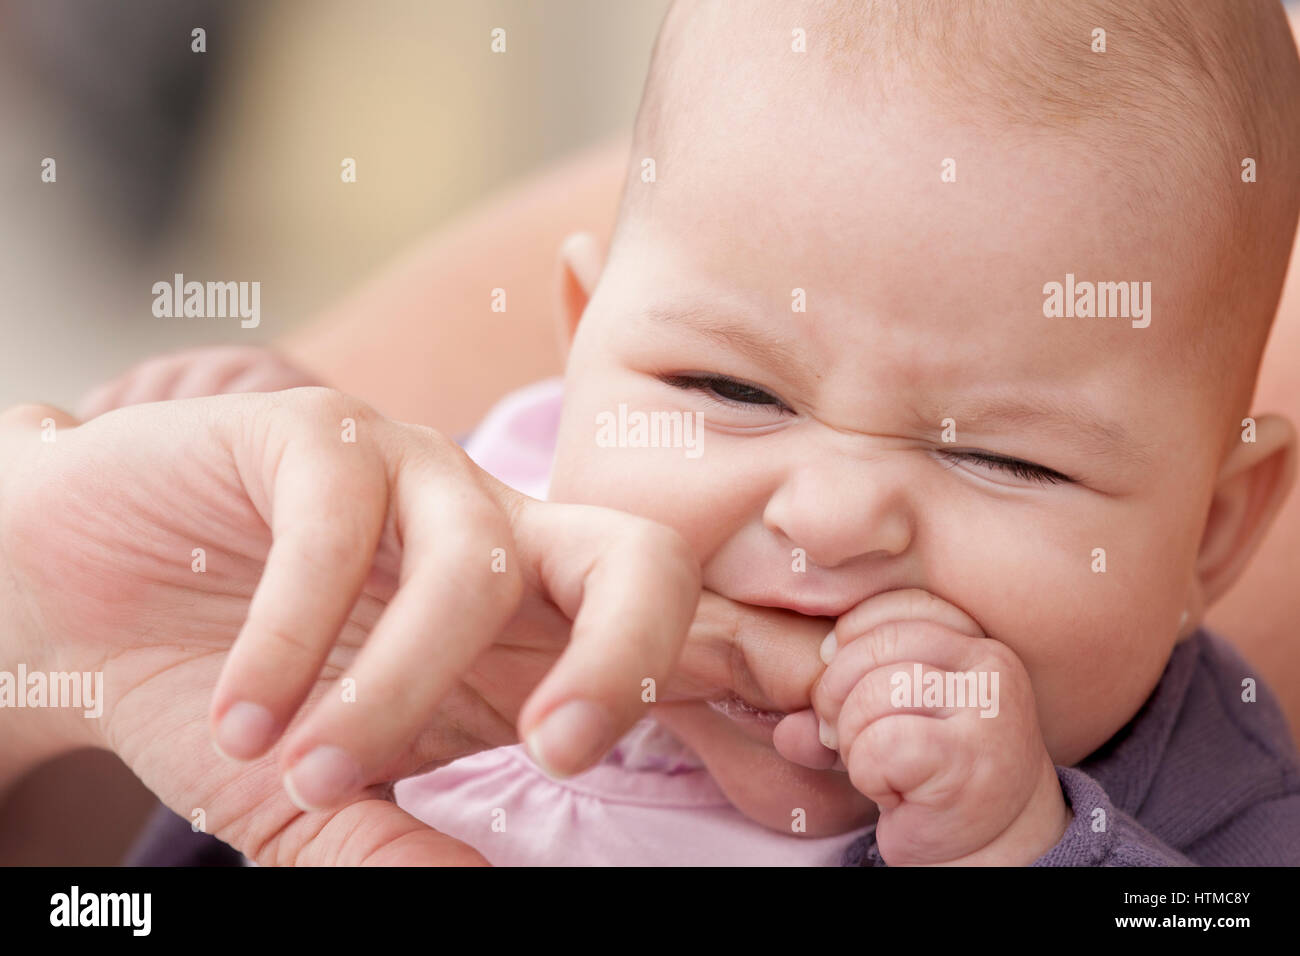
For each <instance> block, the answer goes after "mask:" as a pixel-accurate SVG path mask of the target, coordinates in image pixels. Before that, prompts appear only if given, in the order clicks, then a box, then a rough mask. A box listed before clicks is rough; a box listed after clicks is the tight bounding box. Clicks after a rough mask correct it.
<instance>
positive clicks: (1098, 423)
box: [942, 395, 1150, 465]
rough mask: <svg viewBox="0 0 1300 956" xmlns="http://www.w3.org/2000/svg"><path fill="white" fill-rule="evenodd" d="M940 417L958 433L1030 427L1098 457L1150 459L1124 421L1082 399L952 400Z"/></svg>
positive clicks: (1033, 397) (1005, 398)
mask: <svg viewBox="0 0 1300 956" xmlns="http://www.w3.org/2000/svg"><path fill="white" fill-rule="evenodd" d="M942 417H944V418H951V419H953V421H954V422H956V426H957V434H958V436H960V435H961V433H962V430H963V429H965V430H967V431H969V432H974V433H976V434H985V433H994V432H996V431H997V430H999V429H1006V428H1008V427H1010V428H1024V429H1033V430H1036V431H1038V432H1039V433H1043V432H1055V433H1057V434H1059V435H1060V436H1061V437H1062V439H1064V440H1067V441H1072V442H1073V443H1074V444H1075V445H1076V446H1077V447H1080V448H1082V449H1084V450H1085V451H1088V452H1091V453H1092V454H1094V455H1097V456H1102V455H1107V456H1114V455H1119V456H1120V457H1123V458H1127V459H1128V460H1130V461H1132V462H1133V463H1135V464H1139V465H1142V464H1147V463H1149V461H1150V455H1149V454H1148V453H1147V450H1146V448H1145V446H1144V445H1142V444H1140V443H1139V442H1138V441H1137V439H1135V438H1134V437H1133V435H1132V434H1131V433H1130V432H1129V430H1128V429H1127V428H1125V427H1124V426H1123V424H1121V423H1120V422H1117V421H1111V420H1109V419H1107V418H1105V417H1103V416H1102V415H1101V414H1100V413H1099V412H1098V411H1097V410H1096V409H1094V408H1092V407H1090V406H1088V405H1087V404H1085V403H1082V402H1070V401H1059V400H1056V399H1053V398H1050V397H1048V396H1045V395H1036V396H1032V397H1028V398H1027V397H1025V396H1016V395H1007V396H990V397H985V398H979V399H974V400H970V401H968V402H966V403H961V402H958V403H954V404H953V405H951V406H948V407H947V408H945V409H943V416H942ZM958 443H959V444H960V438H958Z"/></svg>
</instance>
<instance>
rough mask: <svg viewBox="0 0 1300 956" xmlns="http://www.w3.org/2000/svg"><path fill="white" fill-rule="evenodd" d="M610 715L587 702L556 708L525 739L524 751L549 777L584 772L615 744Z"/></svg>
mask: <svg viewBox="0 0 1300 956" xmlns="http://www.w3.org/2000/svg"><path fill="white" fill-rule="evenodd" d="M613 737H614V723H613V720H612V719H611V718H610V715H609V711H608V710H606V709H605V708H604V707H602V706H601V705H600V704H597V703H595V702H594V701H590V700H571V701H569V702H567V703H564V704H561V705H560V706H559V707H557V708H555V709H554V710H553V711H551V712H550V713H549V714H547V715H546V717H545V718H544V719H543V720H542V722H541V723H540V724H538V726H537V727H536V728H534V730H533V732H532V733H530V734H529V735H528V736H527V737H526V738H525V739H524V749H525V750H527V751H528V755H529V756H530V757H532V758H533V762H534V763H535V764H537V766H539V767H541V768H542V770H544V771H545V772H546V774H547V776H550V777H567V776H569V775H571V774H574V773H577V772H578V771H579V770H583V769H585V768H586V767H587V765H588V764H590V763H592V762H594V761H595V760H596V758H597V757H599V756H600V755H601V754H602V753H604V752H605V750H606V749H607V748H608V747H609V746H610V745H612V744H613V743H614V740H613Z"/></svg>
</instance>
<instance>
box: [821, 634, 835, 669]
mask: <svg viewBox="0 0 1300 956" xmlns="http://www.w3.org/2000/svg"><path fill="white" fill-rule="evenodd" d="M838 649H839V642H838V641H836V640H835V632H834V631H831V632H830V633H829V634H827V635H826V637H825V638H824V639H823V640H822V646H821V650H820V651H818V653H819V654H820V655H821V658H822V663H823V664H829V663H830V662H831V658H833V657H834V656H835V651H836V650H838Z"/></svg>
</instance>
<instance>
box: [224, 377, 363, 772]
mask: <svg viewBox="0 0 1300 956" xmlns="http://www.w3.org/2000/svg"><path fill="white" fill-rule="evenodd" d="M343 410H344V406H343V405H342V404H340V402H339V398H338V397H336V396H333V394H332V393H324V390H321V393H319V394H310V393H309V394H307V395H303V396H298V397H297V398H296V399H295V400H294V401H293V402H291V403H289V404H287V405H286V406H284V407H283V411H284V414H280V415H277V414H276V413H275V412H273V413H272V420H270V421H268V422H265V423H264V428H265V429H267V432H266V435H267V437H266V438H265V439H263V440H260V441H258V442H257V443H256V446H255V447H248V446H244V445H241V446H240V447H239V449H237V454H236V457H237V460H238V463H239V467H240V471H241V473H242V474H245V475H246V476H247V477H246V479H245V480H246V484H248V485H250V486H251V487H250V488H249V493H250V496H251V497H252V498H253V499H254V502H255V504H258V505H259V506H260V507H262V508H264V509H266V510H268V511H269V514H264V518H265V519H266V520H267V521H268V524H269V525H270V527H271V534H272V543H271V548H270V552H269V553H268V555H267V559H266V567H265V570H264V571H263V572H262V577H261V580H260V581H259V582H258V585H257V590H256V591H255V592H254V594H253V599H252V602H251V603H250V605H249V609H248V618H247V620H246V621H245V623H244V626H243V628H242V629H241V630H240V633H239V636H238V637H237V638H236V640H235V643H234V646H233V647H232V648H231V651H230V654H229V656H228V658H227V659H226V662H225V666H224V667H223V668H222V672H221V677H220V678H219V680H218V682H217V687H216V690H215V692H214V694H213V698H212V707H211V710H210V718H209V719H210V723H211V727H212V733H213V741H214V742H215V743H216V745H217V747H218V749H219V750H221V751H222V752H223V753H224V754H226V755H227V756H230V757H234V758H237V759H251V758H253V757H256V756H258V755H260V754H262V753H264V752H265V751H266V749H267V748H268V747H270V746H271V744H272V743H274V741H275V740H276V739H277V738H278V737H279V736H280V734H281V733H282V732H283V730H284V728H285V727H286V726H287V725H288V723H289V721H290V719H291V718H292V717H293V714H294V713H295V712H296V711H297V709H298V707H299V706H301V704H302V702H303V700H304V699H305V698H306V696H307V693H308V692H309V691H310V689H311V687H312V684H313V682H314V681H315V680H316V677H317V675H318V674H319V672H320V669H321V667H322V665H323V664H324V662H325V659H326V657H327V656H328V654H329V651H330V648H331V647H332V646H333V645H334V642H335V640H336V639H337V637H338V634H339V630H340V629H341V628H342V626H343V623H344V621H345V620H346V619H347V616H348V613H349V611H350V610H351V609H352V605H353V604H354V603H355V602H356V600H357V596H358V595H359V594H360V591H361V588H362V585H363V584H364V582H365V579H366V575H367V573H368V571H369V569H370V565H371V560H372V558H373V555H374V553H375V547H376V544H377V542H378V540H379V536H380V533H381V532H382V530H383V525H384V518H385V513H386V511H387V499H388V494H387V475H386V472H385V468H384V465H383V462H382V459H381V458H380V457H379V456H378V455H377V454H376V453H375V451H374V449H373V448H372V447H369V442H357V443H347V442H343V441H341V440H340V438H339V431H338V420H339V416H340V415H341V414H342V411H343ZM353 416H355V417H361V418H366V417H367V416H366V414H365V413H364V410H363V409H356V410H352V416H349V417H353ZM370 416H371V420H373V417H374V416H373V413H370ZM238 431H239V434H240V435H241V436H243V435H247V434H251V433H253V432H255V431H257V430H256V429H252V430H250V429H247V428H240V429H238ZM241 440H243V439H241Z"/></svg>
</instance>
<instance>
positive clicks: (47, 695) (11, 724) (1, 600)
mask: <svg viewBox="0 0 1300 956" xmlns="http://www.w3.org/2000/svg"><path fill="white" fill-rule="evenodd" d="M10 464H12V460H11V461H10ZM18 471H19V469H16V468H11V469H10V470H9V471H8V473H7V475H6V476H5V477H7V478H8V479H9V480H8V481H6V485H8V487H7V488H4V489H0V793H2V792H4V791H6V790H7V789H8V788H9V786H10V785H12V784H13V783H14V782H15V781H17V780H18V779H19V778H20V777H22V776H24V775H26V774H27V773H28V772H29V771H31V770H33V769H35V768H36V767H38V766H40V765H41V764H42V763H45V762H46V761H47V760H51V759H53V758H55V757H58V756H61V755H62V754H65V753H68V752H70V751H72V750H76V749H78V748H80V747H86V746H103V735H102V731H101V726H100V720H99V719H98V716H97V714H102V712H103V703H104V702H103V695H102V691H103V684H104V680H103V676H102V673H101V674H98V675H97V674H96V673H88V674H87V673H75V674H74V673H68V674H66V675H65V674H64V672H62V671H61V670H60V669H59V667H60V665H58V664H55V663H54V661H55V660H57V657H58V654H57V647H58V643H59V642H58V635H51V634H46V633H44V631H43V629H42V628H41V627H40V626H39V617H38V615H37V614H35V613H33V611H32V609H31V606H30V603H29V601H28V600H27V598H26V596H25V594H24V589H23V585H22V583H21V582H20V581H19V580H18V578H17V572H16V571H15V569H14V565H13V562H12V561H11V560H10V559H11V550H10V548H9V547H8V545H9V543H10V538H9V535H8V533H7V532H8V523H7V516H8V509H7V507H6V505H12V504H13V502H12V500H6V499H7V498H8V497H9V496H10V494H11V493H12V492H13V486H14V480H13V478H14V475H15V474H16V473H17V472H18ZM52 673H53V674H54V675H55V676H53V677H52V676H51V675H52ZM83 691H88V693H89V696H88V697H87V696H84V695H83ZM68 702H71V703H72V705H73V706H58V705H60V704H66V703H68ZM52 705H53V706H52ZM87 712H89V713H91V715H92V716H91V717H86V716H85V714H86V713H87Z"/></svg>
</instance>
